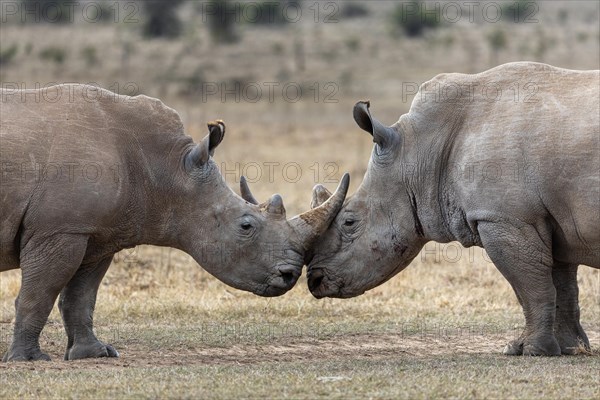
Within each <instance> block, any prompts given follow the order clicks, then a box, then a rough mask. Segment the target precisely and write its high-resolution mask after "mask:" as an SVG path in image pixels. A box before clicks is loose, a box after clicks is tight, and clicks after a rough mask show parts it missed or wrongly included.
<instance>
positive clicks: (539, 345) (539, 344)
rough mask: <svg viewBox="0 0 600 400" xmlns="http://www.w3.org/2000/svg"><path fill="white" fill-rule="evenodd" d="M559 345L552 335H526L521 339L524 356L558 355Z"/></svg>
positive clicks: (559, 352)
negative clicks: (526, 336)
mask: <svg viewBox="0 0 600 400" xmlns="http://www.w3.org/2000/svg"><path fill="white" fill-rule="evenodd" d="M560 354H561V351H560V345H559V344H558V340H556V338H555V337H554V336H553V335H552V336H550V335H546V336H540V337H528V338H526V339H525V340H524V341H523V355H524V356H560Z"/></svg>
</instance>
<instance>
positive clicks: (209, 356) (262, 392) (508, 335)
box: [0, 0, 600, 399]
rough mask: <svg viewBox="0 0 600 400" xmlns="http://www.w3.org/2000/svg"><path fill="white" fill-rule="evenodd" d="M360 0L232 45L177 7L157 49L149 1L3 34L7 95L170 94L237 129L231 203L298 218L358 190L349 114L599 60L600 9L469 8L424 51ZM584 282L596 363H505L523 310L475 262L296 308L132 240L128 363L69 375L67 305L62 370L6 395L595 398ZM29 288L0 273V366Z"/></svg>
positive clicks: (116, 298) (393, 114)
mask: <svg viewBox="0 0 600 400" xmlns="http://www.w3.org/2000/svg"><path fill="white" fill-rule="evenodd" d="M2 2H3V3H4V0H3V1H2ZM125 3H131V4H137V3H133V2H121V4H119V7H122V9H121V11H122V13H125V12H126V11H130V10H129V9H125V8H124V7H125V6H126V4H125ZM354 3H359V2H354ZM360 3H361V4H364V6H365V8H366V9H367V11H368V13H367V14H366V15H363V16H358V17H350V16H348V14H347V13H345V12H344V4H343V2H319V3H315V4H317V6H314V4H312V3H310V2H304V4H303V6H302V7H303V8H302V10H303V14H302V17H301V18H300V19H299V20H298V21H297V22H295V23H287V24H283V25H277V26H262V25H258V24H250V23H243V24H242V23H240V24H237V25H236V34H237V41H233V42H232V43H226V44H224V43H217V42H216V41H215V39H214V38H213V37H212V36H211V34H210V29H209V23H208V21H207V20H205V19H204V17H203V14H202V13H201V11H202V7H201V6H200V5H199V4H202V2H192V1H184V2H182V4H181V5H180V7H179V9H178V12H179V16H180V19H181V21H182V24H183V28H182V32H181V34H180V35H179V36H178V37H177V38H174V39H165V38H157V39H148V38H145V37H144V36H143V34H142V31H143V21H144V14H143V8H141V7H140V6H139V5H137V6H136V7H138V8H133V9H132V10H137V11H138V12H139V15H138V17H139V18H138V22H131V21H129V22H125V21H123V19H124V17H123V15H124V14H121V15H120V17H119V22H118V23H116V22H114V21H112V20H111V21H108V22H106V21H105V22H102V23H97V24H94V25H93V26H91V24H90V23H87V22H86V21H85V20H82V19H79V20H77V19H76V21H75V23H73V24H53V23H40V24H20V23H17V22H15V21H12V22H11V21H9V22H4V21H3V23H2V25H1V26H0V55H1V57H0V81H1V82H2V85H3V87H7V85H9V86H10V85H14V84H18V85H19V86H21V85H24V86H25V87H27V88H33V87H35V85H36V83H39V84H40V85H41V86H44V85H47V84H49V83H51V82H81V83H90V82H95V83H97V84H99V85H101V86H103V87H106V88H109V89H111V90H115V91H119V92H121V93H122V94H147V95H150V96H154V97H159V98H161V99H162V100H163V101H164V102H165V103H166V104H167V105H169V106H171V107H173V108H175V109H176V110H177V111H178V112H179V113H180V115H181V117H182V119H183V121H184V124H185V126H186V131H187V134H189V135H190V136H192V137H193V138H194V139H195V140H200V139H201V138H202V137H203V136H204V135H205V134H206V132H207V129H206V122H207V121H209V120H213V119H217V118H221V119H223V120H224V121H225V123H226V125H227V133H226V136H225V139H224V142H223V143H222V144H221V145H220V146H219V147H218V149H217V150H216V153H215V155H214V160H215V162H216V163H217V164H218V165H219V166H220V168H221V172H222V175H223V177H224V178H225V179H226V181H227V182H228V184H229V185H230V187H231V188H232V189H233V190H234V191H236V192H237V193H239V179H240V176H241V175H242V174H244V175H246V176H247V177H248V179H249V181H250V185H251V187H252V190H253V192H254V195H255V196H256V197H257V198H258V200H259V201H264V200H266V199H267V198H268V197H269V196H270V195H271V194H273V193H280V194H281V195H282V197H283V200H284V204H285V207H286V209H287V213H288V216H292V215H295V214H298V213H301V212H303V211H305V210H307V209H308V207H309V204H310V200H311V189H312V187H313V186H314V185H315V184H316V183H323V184H324V185H325V186H327V187H328V188H329V189H330V190H332V191H333V190H334V189H335V187H336V185H337V183H338V181H339V179H340V178H341V176H342V174H343V173H344V172H349V173H350V175H351V185H350V191H349V193H353V192H354V191H355V190H356V188H357V187H358V185H359V184H360V181H361V179H362V176H363V174H364V173H365V171H366V168H367V162H368V159H369V157H370V153H371V149H372V140H371V138H370V137H369V136H368V135H367V134H365V133H364V132H362V131H361V130H360V129H359V128H358V127H357V126H356V124H355V123H354V121H353V119H352V106H353V104H354V103H355V102H356V101H357V100H361V99H370V100H371V110H372V112H373V114H374V115H375V116H377V118H378V119H380V120H381V121H382V122H384V123H386V124H390V125H391V124H392V123H394V122H395V121H397V119H398V118H399V116H400V115H401V114H403V113H405V112H407V111H408V108H409V106H410V102H411V101H412V98H413V96H414V92H413V88H414V85H418V84H420V83H422V82H424V81H426V80H428V79H430V78H432V77H433V76H435V75H436V74H438V73H442V72H465V73H474V72H479V71H483V70H485V69H488V68H490V67H492V66H495V65H498V64H501V63H505V62H509V61H517V60H531V61H540V62H546V63H549V64H552V65H556V66H559V67H564V68H572V69H598V68H599V66H600V54H599V49H600V26H599V12H600V6H599V4H598V3H597V2H594V1H589V2H588V1H582V2H569V3H566V2H554V1H552V2H544V1H538V2H537V3H536V4H537V9H536V10H537V11H536V13H535V19H536V21H535V22H529V23H513V22H510V21H506V20H499V21H497V22H493V23H492V22H489V21H486V20H485V19H484V18H483V17H482V16H481V15H477V14H475V17H474V21H473V22H470V21H469V17H468V15H467V14H465V15H464V16H463V18H461V19H460V20H459V21H457V22H456V23H445V24H442V26H439V27H437V28H436V29H430V30H426V31H425V32H424V33H423V34H422V35H421V36H417V37H408V36H407V35H406V34H404V33H399V34H393V32H392V31H393V30H394V28H393V24H392V22H391V18H390V16H391V15H392V14H393V10H394V8H395V6H396V5H397V3H395V2H384V1H375V2H360ZM445 3H446V2H441V3H440V4H445ZM458 3H459V4H462V3H461V2H458ZM328 4H336V5H337V7H338V8H333V9H332V8H327V6H328ZM310 7H313V8H312V9H311V8H310ZM463 8H464V5H463ZM315 10H318V11H319V14H318V15H315ZM335 10H337V11H335ZM204 11H206V10H204ZM334 11H335V13H334V14H333V15H334V16H337V18H336V20H335V21H332V20H327V21H326V17H327V16H328V15H330V13H332V12H334ZM315 21H316V22H315ZM498 38H500V39H498ZM11 48H15V49H16V50H14V51H12V52H8V50H10V49H11ZM11 53H12V55H10V54H11ZM7 54H8V55H7ZM236 85H238V86H236ZM236 87H239V88H242V89H240V90H237V89H235V88H236ZM257 87H258V88H260V90H261V92H257V91H256V88H257ZM270 87H271V88H273V93H272V97H271V96H270V94H271V93H270V92H269V88H270ZM298 87H300V88H301V95H298V94H297V92H296V89H297V88H298ZM284 88H288V89H289V91H285V90H284ZM244 89H247V91H246V92H244ZM227 90H229V92H227ZM232 93H237V94H238V97H239V98H238V97H236V94H232ZM510 95H513V93H511V94H510ZM578 281H579V289H580V307H581V321H582V325H583V327H584V329H585V330H586V332H587V334H588V337H589V339H590V343H591V347H592V350H591V352H587V351H584V350H582V354H580V355H577V356H568V357H567V356H565V357H552V358H537V357H508V356H503V355H502V349H503V347H504V345H505V344H506V342H507V341H509V340H511V339H514V338H515V337H517V336H518V335H519V334H520V332H521V330H522V328H523V326H524V318H523V315H522V309H521V307H520V306H519V304H518V302H517V299H516V297H515V295H514V292H513V290H512V288H511V287H510V285H509V283H508V282H507V281H506V280H505V279H504V278H503V277H502V276H501V274H500V273H499V272H498V271H497V269H496V268H495V267H494V265H493V264H492V263H491V261H490V260H489V258H488V257H487V255H486V254H485V252H484V251H483V250H482V249H481V248H470V249H465V248H462V247H460V246H459V245H458V244H456V243H450V244H436V243H433V242H431V243H429V244H427V245H426V247H425V248H424V250H423V251H422V252H421V254H420V255H419V256H417V257H416V259H415V260H414V261H413V263H412V264H411V265H410V266H409V267H408V268H407V269H406V270H404V271H403V272H401V273H400V274H398V275H397V276H395V277H394V278H392V279H391V280H390V281H388V282H387V283H385V284H383V285H381V286H379V287H377V288H375V289H373V290H370V291H368V292H367V293H365V294H364V295H362V296H360V297H357V298H352V299H345V300H341V299H322V300H316V299H315V298H313V297H312V295H311V294H310V292H309V290H308V288H307V286H306V278H305V276H303V277H301V278H300V280H299V282H298V284H297V285H296V286H295V287H294V288H293V289H292V290H291V291H290V292H288V293H287V294H285V295H284V296H282V297H276V298H261V297H258V296H255V295H253V294H251V293H247V292H242V291H239V290H236V289H233V288H230V287H228V286H226V285H225V284H223V283H221V282H219V281H218V280H217V279H216V278H214V277H212V276H211V275H210V274H208V273H207V272H205V271H204V270H203V269H202V268H201V267H200V266H198V265H197V264H196V263H195V262H194V261H193V260H192V258H191V257H189V256H188V255H186V254H184V253H182V252H180V251H177V250H174V249H169V248H159V247H152V246H138V247H136V248H134V249H130V250H127V251H122V252H120V253H118V254H117V255H116V257H115V260H114V262H113V265H112V266H111V268H110V269H109V271H108V273H107V275H106V277H105V278H104V280H103V282H102V285H101V287H100V290H99V294H98V300H97V305H96V310H95V318H94V320H95V327H96V332H97V335H98V337H99V339H100V340H103V341H105V342H107V343H111V344H112V345H113V346H114V347H115V348H116V349H117V350H118V351H119V353H120V358H118V359H91V360H80V361H69V362H66V361H62V358H63V355H64V350H65V347H66V342H67V339H66V334H65V333H64V329H63V326H62V320H61V317H60V314H59V312H58V309H57V308H56V307H55V308H54V310H53V312H52V314H51V315H50V318H49V320H48V324H47V326H46V328H45V329H44V331H43V333H42V337H41V347H42V349H44V350H45V351H47V352H48V353H49V355H50V356H51V357H52V359H53V361H52V362H35V363H8V364H7V363H0V397H1V398H10V399H13V398H14V399H17V398H55V397H60V398H220V399H233V398H256V399H263V398H290V399H299V398H304V399H313V398H339V399H347V398H385V399H388V398H389V399H392V398H393V399H397V398H410V399H413V398H427V399H429V398H490V399H500V398H527V399H529V398H545V399H559V398H560V399H565V398H577V399H580V398H586V399H597V398H600V271H599V270H597V269H592V268H589V267H586V266H580V268H579V277H578ZM19 288H20V273H19V270H13V271H8V272H3V273H1V274H0V353H2V354H3V353H4V352H5V351H6V350H7V348H8V346H9V344H10V340H11V336H12V324H13V322H14V317H15V311H14V300H15V297H16V296H17V294H18V292H19Z"/></svg>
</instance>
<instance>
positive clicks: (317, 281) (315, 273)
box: [307, 268, 340, 299]
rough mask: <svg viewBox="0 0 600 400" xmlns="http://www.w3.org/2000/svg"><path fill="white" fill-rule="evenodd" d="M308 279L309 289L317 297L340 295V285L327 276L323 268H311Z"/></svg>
mask: <svg viewBox="0 0 600 400" xmlns="http://www.w3.org/2000/svg"><path fill="white" fill-rule="evenodd" d="M307 279H308V289H309V290H310V293H311V294H312V295H313V296H314V297H316V298H317V299H322V298H323V297H339V296H340V286H339V285H338V284H336V283H335V282H333V281H332V280H331V279H330V278H329V277H328V276H327V274H326V273H325V271H324V269H323V268H311V269H309V271H308V276H307Z"/></svg>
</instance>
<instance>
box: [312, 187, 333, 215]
mask: <svg viewBox="0 0 600 400" xmlns="http://www.w3.org/2000/svg"><path fill="white" fill-rule="evenodd" d="M330 197H331V192H330V191H329V190H327V188H326V187H325V186H323V185H316V186H315V187H314V188H313V192H312V200H311V202H310V208H311V209H313V208H317V207H319V206H320V205H321V204H323V203H325V202H326V201H327V200H328V199H329V198H330Z"/></svg>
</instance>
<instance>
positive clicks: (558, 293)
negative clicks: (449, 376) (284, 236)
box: [307, 63, 600, 355]
mask: <svg viewBox="0 0 600 400" xmlns="http://www.w3.org/2000/svg"><path fill="white" fill-rule="evenodd" d="M486 84H488V85H497V86H496V87H498V88H500V89H501V91H502V96H500V98H498V99H497V100H493V101H490V97H491V98H492V99H495V98H496V94H495V92H494V90H493V88H494V87H492V93H491V94H489V96H488V97H485V96H484V95H482V92H481V90H478V89H475V90H474V91H473V94H472V95H470V94H469V92H468V91H465V92H463V95H461V96H459V97H458V98H455V101H448V100H447V99H448V98H452V97H453V96H454V95H453V94H452V92H449V93H450V94H447V95H445V97H441V96H440V97H438V98H437V101H436V98H434V94H435V93H438V94H439V93H440V91H442V90H445V89H444V88H446V89H452V88H453V87H454V88H455V87H456V85H463V87H467V88H468V87H469V86H471V87H475V88H477V87H479V88H481V87H482V86H485V85H486ZM477 85H479V86H477ZM527 85H530V86H527ZM517 87H518V88H519V90H521V92H520V94H519V96H520V97H519V98H518V99H517V101H515V98H514V91H513V90H514V88H517ZM599 87H600V81H599V72H598V71H570V70H564V69H559V68H554V67H551V66H548V65H544V64H537V63H512V64H506V65H502V66H499V67H497V68H494V69H491V70H489V71H486V72H483V73H481V74H476V75H463V74H444V75H439V76H437V77H435V78H434V79H433V80H431V81H429V82H426V83H425V84H423V85H422V86H421V88H420V92H419V93H418V94H417V96H416V97H415V99H414V101H413V103H412V105H411V108H410V111H409V112H408V113H407V114H405V115H403V116H402V117H401V118H400V120H399V121H398V122H397V123H396V124H394V125H393V126H391V127H386V126H384V125H382V124H381V123H379V122H378V121H377V120H375V119H374V118H372V116H371V114H370V112H369V109H368V108H369V103H368V102H360V103H358V104H357V105H356V106H355V109H354V118H355V120H356V121H357V123H358V125H359V126H360V127H361V128H363V129H364V130H366V131H367V132H369V133H370V134H371V135H372V136H373V141H374V142H375V143H376V144H375V148H374V150H373V153H372V156H371V160H370V163H369V167H368V170H367V173H366V175H365V177H364V180H363V182H362V184H361V185H360V187H359V189H358V191H357V192H356V193H355V194H354V195H353V196H351V197H349V198H348V199H347V200H346V202H345V204H344V206H343V208H342V210H341V211H340V213H339V214H338V215H337V217H336V219H335V220H334V222H333V223H332V224H331V225H330V228H329V229H328V230H327V232H326V233H325V234H324V235H323V237H322V238H321V239H320V240H319V242H318V244H317V245H316V246H315V248H314V249H313V250H312V254H311V255H308V256H307V261H308V262H309V266H308V284H309V288H310V290H311V292H312V293H313V295H314V296H316V297H318V298H321V297H325V296H329V297H353V296H358V295H360V294H362V293H364V292H365V291H366V290H369V289H371V288H374V287H375V286H377V285H380V284H382V283H383V282H385V281H387V280H388V279H390V278H391V277H392V276H394V275H395V274H397V273H398V272H400V271H401V270H402V269H404V268H405V267H406V266H407V265H408V264H409V263H410V262H411V260H412V259H413V258H414V257H415V256H416V255H417V253H418V252H419V251H420V249H421V248H422V247H423V245H424V244H425V243H426V242H428V241H431V240H433V241H437V242H443V243H446V242H450V241H458V242H460V243H461V244H462V245H463V246H466V247H469V246H481V247H484V248H485V250H486V251H487V253H488V254H489V256H490V257H491V259H492V261H493V262H494V264H495V265H496V267H497V268H498V269H499V270H500V272H501V273H502V274H503V275H504V277H505V278H506V279H507V280H508V281H509V282H510V284H511V285H512V287H513V289H514V291H515V293H516V295H517V298H518V300H519V302H520V304H521V305H522V307H523V310H524V314H525V322H526V324H525V330H524V332H523V334H522V335H521V336H520V337H519V338H518V339H517V340H515V341H513V342H511V343H509V344H508V345H507V347H506V348H505V351H504V352H505V354H511V355H520V354H530V355H560V354H572V353H574V352H576V348H577V346H578V344H579V343H581V344H583V345H584V346H585V347H587V348H589V341H588V339H587V337H586V334H585V333H584V331H583V329H582V328H581V325H580V323H579V306H578V287H577V267H578V265H579V264H586V265H589V266H592V267H594V268H600V252H599V245H600V229H599V226H600V213H599V210H600V188H599V185H600V184H599V180H600V159H599V157H600V155H599V154H600V153H599V148H600V143H599V141H600V133H599V104H598V103H599V98H600V97H599V93H598V91H599ZM426 93H429V94H426ZM432 93H434V94H432ZM454 93H456V92H454ZM328 197H329V194H328V192H327V191H326V189H324V188H323V187H319V186H318V187H316V188H315V190H314V192H313V206H316V205H319V204H321V202H322V201H323V200H324V199H326V198H328ZM311 257H312V258H311Z"/></svg>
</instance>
